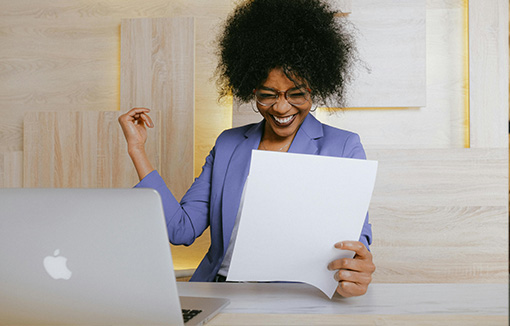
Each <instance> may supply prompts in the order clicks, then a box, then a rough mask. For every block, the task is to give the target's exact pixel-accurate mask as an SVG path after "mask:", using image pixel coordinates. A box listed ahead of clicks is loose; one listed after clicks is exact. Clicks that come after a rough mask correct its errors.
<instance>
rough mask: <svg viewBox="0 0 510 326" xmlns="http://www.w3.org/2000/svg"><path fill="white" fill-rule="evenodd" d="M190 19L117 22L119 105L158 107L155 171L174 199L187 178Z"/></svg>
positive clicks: (191, 62) (190, 120) (182, 190)
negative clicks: (157, 165) (159, 136)
mask: <svg viewBox="0 0 510 326" xmlns="http://www.w3.org/2000/svg"><path fill="white" fill-rule="evenodd" d="M194 44H195V43H194V19H193V18H191V17H176V18H157V19H149V18H147V19H129V20H123V21H122V25H121V84H120V85H121V95H120V96H121V107H122V108H123V110H125V111H127V110H129V109H131V108H134V107H147V108H150V109H153V110H158V111H160V112H161V120H155V121H154V122H155V124H159V125H160V126H161V130H162V141H161V153H160V156H161V169H160V171H159V172H160V174H161V176H162V177H163V179H164V180H165V181H166V183H167V185H168V187H169V188H170V190H172V192H173V194H174V195H175V196H176V198H181V197H182V196H183V195H184V193H185V192H186V190H188V188H189V186H190V185H191V183H192V181H193V176H194V166H193V153H194V101H195V98H194V58H195V57H194V53H195V52H194Z"/></svg>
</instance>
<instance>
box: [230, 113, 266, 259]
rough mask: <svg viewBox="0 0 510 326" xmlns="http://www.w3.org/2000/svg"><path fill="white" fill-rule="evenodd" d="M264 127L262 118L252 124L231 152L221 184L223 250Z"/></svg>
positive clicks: (233, 222) (234, 219)
mask: <svg viewBox="0 0 510 326" xmlns="http://www.w3.org/2000/svg"><path fill="white" fill-rule="evenodd" d="M263 129H264V120H262V121H261V122H260V123H258V124H256V125H254V126H253V127H252V128H250V129H248V131H247V132H246V133H245V134H244V136H245V139H244V141H241V142H240V143H239V145H237V147H236V148H235V149H234V151H233V152H232V156H231V159H230V162H229V164H228V167H227V172H226V174H225V183H224V184H223V198H222V214H223V219H222V222H223V244H224V246H223V252H225V250H226V249H227V247H226V245H225V244H227V243H229V241H230V237H231V234H232V229H233V228H234V224H235V221H236V217H237V211H238V210H239V204H240V202H241V195H242V192H243V187H244V183H245V182H246V177H247V176H248V172H249V170H250V161H251V153H252V150H254V149H257V148H258V147H259V144H260V140H261V137H262V131H263Z"/></svg>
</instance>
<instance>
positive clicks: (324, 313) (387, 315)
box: [178, 282, 508, 326]
mask: <svg viewBox="0 0 510 326" xmlns="http://www.w3.org/2000/svg"><path fill="white" fill-rule="evenodd" d="M178 289H179V294H180V295H185V296H209V297H226V298H229V299H230V301H231V303H230V305H229V306H228V307H227V308H226V309H225V310H224V311H223V312H222V313H220V314H219V315H218V316H216V317H215V318H214V319H213V320H211V321H210V322H209V323H208V324H207V325H211V326H213V325H406V326H407V325H459V326H460V325H462V326H464V325H477V326H478V325H508V284H372V285H370V288H369V291H368V293H367V294H366V295H364V296H362V297H356V298H340V297H334V298H333V299H332V300H329V299H328V298H327V297H326V296H325V295H324V294H322V292H320V291H319V290H317V289H316V288H314V287H312V286H310V285H306V284H288V283H285V284H279V283H193V282H178Z"/></svg>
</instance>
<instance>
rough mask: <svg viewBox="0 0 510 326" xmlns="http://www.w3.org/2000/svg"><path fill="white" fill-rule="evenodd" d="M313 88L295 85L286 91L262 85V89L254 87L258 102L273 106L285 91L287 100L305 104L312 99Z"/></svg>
mask: <svg viewBox="0 0 510 326" xmlns="http://www.w3.org/2000/svg"><path fill="white" fill-rule="evenodd" d="M311 91H312V90H311V89H309V88H304V87H295V88H291V89H288V90H286V91H277V90H274V89H272V88H267V87H262V88H261V89H254V90H253V93H254V94H255V98H256V100H257V103H258V104H260V105H262V106H272V105H274V104H275V103H276V101H278V97H280V94H281V93H283V95H284V96H285V99H286V100H287V102H289V103H290V104H292V105H302V104H305V103H306V102H307V101H308V100H309V99H310V93H311Z"/></svg>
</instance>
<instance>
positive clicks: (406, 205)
mask: <svg viewBox="0 0 510 326" xmlns="http://www.w3.org/2000/svg"><path fill="white" fill-rule="evenodd" d="M367 152H368V158H369V159H374V160H378V161H379V169H378V175H377V180H376V185H375V189H374V194H373V198H372V203H371V205H370V210H369V211H370V221H371V223H372V228H373V233H374V243H373V244H372V247H371V250H372V252H373V254H374V261H375V263H376V265H377V270H376V272H375V274H374V282H377V283H407V282H409V283H427V282H451V283H457V282H460V283H462V282H466V283H467V282H474V283H490V282H505V281H507V279H508V195H507V194H508V153H507V150H506V149H505V148H503V149H456V150H455V149H434V150H428V149H423V150H368V151H367Z"/></svg>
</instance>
